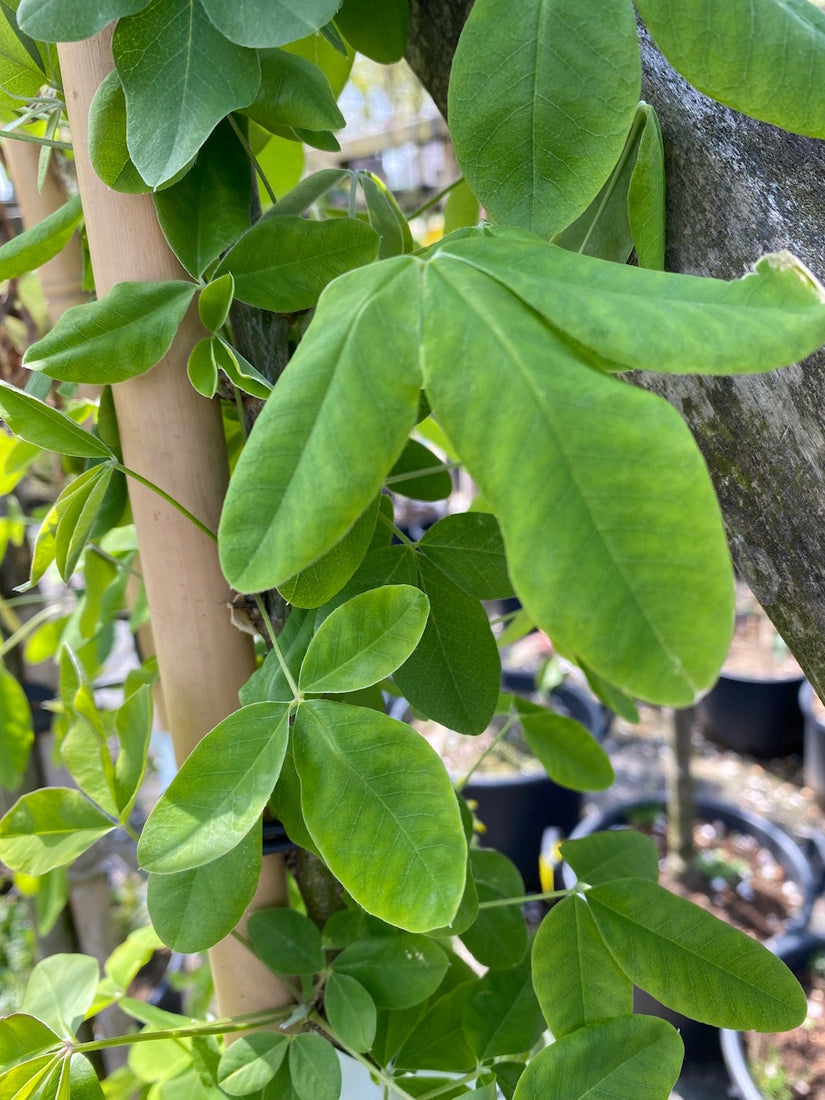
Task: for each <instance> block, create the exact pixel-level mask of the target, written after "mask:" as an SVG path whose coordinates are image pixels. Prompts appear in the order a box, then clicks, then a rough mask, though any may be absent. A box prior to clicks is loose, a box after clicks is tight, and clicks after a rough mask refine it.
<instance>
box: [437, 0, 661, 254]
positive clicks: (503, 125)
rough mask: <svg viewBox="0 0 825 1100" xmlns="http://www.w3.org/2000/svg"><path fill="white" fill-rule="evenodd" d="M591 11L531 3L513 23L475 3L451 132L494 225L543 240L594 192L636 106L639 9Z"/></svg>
mask: <svg viewBox="0 0 825 1100" xmlns="http://www.w3.org/2000/svg"><path fill="white" fill-rule="evenodd" d="M591 15H592V13H591V12H590V11H589V10H587V8H586V7H583V6H582V5H581V4H580V3H578V2H577V0H529V2H526V3H523V4H522V5H521V7H520V9H519V17H518V18H517V19H514V18H513V13H512V11H511V10H510V8H509V7H508V5H506V4H501V3H499V2H498V0H476V3H475V4H474V5H473V9H472V11H471V13H470V16H469V18H468V19H467V22H466V24H465V25H464V30H463V32H462V34H461V38H460V39H459V43H458V48H457V50H456V54H455V59H454V61H453V67H452V75H451V78H450V92H449V117H450V131H451V134H452V138H453V143H454V145H455V151H456V157H457V158H458V163H459V165H460V167H461V170H462V172H463V174H464V176H465V177H466V179H467V182H468V184H469V185H470V187H471V188H472V190H473V192H474V193H475V195H476V196H477V197H478V199H479V200H480V202H481V204H482V206H484V207H485V208H486V210H487V211H488V213H489V214H490V215H491V216H492V217H493V218H495V219H496V220H497V221H500V222H506V223H508V224H511V225H518V226H522V227H524V228H526V229H531V230H534V231H535V232H536V233H539V234H540V235H541V236H551V235H552V234H554V233H557V232H558V231H559V230H561V229H564V227H565V226H566V225H568V224H569V223H570V222H571V221H572V220H573V219H574V218H576V217H577V216H578V215H579V214H581V212H582V211H583V210H584V209H585V208H586V207H587V205H588V203H589V202H590V201H591V199H593V198H594V197H595V195H596V193H597V192H598V191H599V189H600V187H601V186H602V184H603V183H604V181H605V179H606V178H607V176H608V175H609V173H610V171H611V169H612V168H613V165H614V164H615V163H616V161H617V159H618V157H619V155H620V153H621V151H622V148H623V146H624V143H625V138H626V137H627V133H628V130H629V129H630V125H631V123H632V121H633V115H634V113H635V110H636V104H637V102H638V99H639V88H640V62H639V47H638V43H637V37H636V24H635V20H634V16H633V9H632V7H631V6H630V5H629V4H627V3H626V2H625V0H607V2H606V3H603V4H601V5H600V6H599V17H598V19H593V18H591ZM571 150H575V154H574V155H571Z"/></svg>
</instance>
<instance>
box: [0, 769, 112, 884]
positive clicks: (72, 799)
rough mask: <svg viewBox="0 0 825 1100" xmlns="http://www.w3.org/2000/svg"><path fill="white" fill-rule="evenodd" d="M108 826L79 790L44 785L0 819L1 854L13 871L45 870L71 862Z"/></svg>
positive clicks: (103, 832)
mask: <svg viewBox="0 0 825 1100" xmlns="http://www.w3.org/2000/svg"><path fill="white" fill-rule="evenodd" d="M112 828H113V824H112V822H111V821H110V820H109V818H108V817H106V815H105V814H104V813H102V812H101V811H100V810H99V809H98V808H97V807H96V806H94V805H93V804H92V803H91V802H90V801H89V800H88V798H86V797H85V796H84V795H82V794H81V793H80V791H76V790H72V789H70V788H68V787H44V788H42V789H41V790H37V791H32V792H31V793H30V794H25V795H23V797H22V798H20V799H18V800H17V802H16V803H15V804H14V805H13V806H12V808H11V809H10V810H9V812H8V813H7V814H6V815H5V816H4V817H3V818H2V819H1V820H0V859H2V860H3V862H4V863H7V864H8V865H9V867H11V868H12V869H13V870H15V871H24V872H25V873H26V874H27V875H45V874H46V872H47V871H53V870H54V868H55V867H62V866H64V865H65V864H67V863H71V862H72V860H73V859H76V858H77V857H78V856H79V855H81V854H82V853H83V852H85V851H86V849H87V848H90V847H91V846H92V844H94V842H95V841H96V840H99V839H100V837H102V836H105V835H106V834H107V833H108V832H111V830H112Z"/></svg>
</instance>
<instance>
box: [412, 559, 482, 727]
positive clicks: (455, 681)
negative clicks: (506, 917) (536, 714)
mask: <svg viewBox="0 0 825 1100" xmlns="http://www.w3.org/2000/svg"><path fill="white" fill-rule="evenodd" d="M418 571H419V583H420V584H421V587H422V588H423V589H424V591H425V592H426V594H427V598H428V599H429V601H430V617H429V619H428V620H427V625H426V627H425V629H424V633H423V635H422V637H421V641H420V642H419V643H418V646H417V647H416V649H415V651H414V652H413V654H412V655H411V656H410V657H409V658H408V659H407V660H406V661H405V662H404V664H403V665H401V667H400V668H398V669H397V670H396V672H395V676H394V678H395V682H396V684H397V685H398V688H399V690H400V691H401V692H402V693H403V694H404V695H405V696H406V697H407V699H408V700H409V701H410V703H412V705H413V706H414V707H415V708H416V710H420V711H422V712H423V713H424V714H425V715H426V716H427V717H428V718H432V719H433V720H434V721H436V722H441V723H442V724H443V725H445V726H449V727H450V728H451V729H454V730H457V731H458V732H459V733H470V734H477V733H482V732H483V730H485V729H486V727H487V725H488V724H489V722H490V719H491V718H492V717H493V714H494V713H495V709H496V703H497V702H498V695H499V687H500V684H501V660H500V658H499V653H498V648H497V646H496V641H495V638H494V636H493V632H492V630H491V629H490V621H489V619H488V618H487V613H486V611H485V610H484V608H483V606H482V605H481V604H480V603H479V602H478V600H474V599H473V598H472V597H470V596H467V595H466V594H465V593H464V592H462V591H461V589H460V588H458V587H457V586H456V585H454V584H453V582H452V581H451V580H450V579H449V578H448V577H447V576H445V575H444V573H442V572H441V570H440V569H438V568H437V567H436V566H435V565H433V564H432V563H431V562H430V561H429V559H427V558H425V557H423V556H421V557H419V559H418Z"/></svg>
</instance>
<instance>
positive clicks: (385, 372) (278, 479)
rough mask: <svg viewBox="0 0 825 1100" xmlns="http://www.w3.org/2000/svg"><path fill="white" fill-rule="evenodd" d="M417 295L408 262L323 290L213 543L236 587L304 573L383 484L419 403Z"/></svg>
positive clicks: (257, 587) (251, 444) (243, 461)
mask: <svg viewBox="0 0 825 1100" xmlns="http://www.w3.org/2000/svg"><path fill="white" fill-rule="evenodd" d="M275 220H276V221H278V220H279V219H275ZM236 281H237V277H236ZM382 291H383V293H381V292H382ZM417 296H418V272H417V270H416V261H415V260H413V259H411V258H407V257H398V258H397V259H395V260H388V261H385V262H384V263H381V264H376V265H375V266H374V267H370V268H367V269H364V270H362V271H358V272H353V273H352V274H351V275H347V276H344V277H343V278H341V279H339V280H337V281H336V282H335V283H334V284H333V285H332V286H331V287H330V288H329V290H328V291H326V292H325V293H324V294H323V295H322V297H321V300H320V302H319V303H318V310H317V312H316V315H315V320H314V322H313V325H312V326H311V328H310V329H309V332H308V333H307V335H306V336H305V337H304V339H303V340H302V341H301V344H300V346H299V348H298V351H297V352H296V353H295V355H294V356H293V358H292V360H291V361H290V363H289V366H288V367H287V368H286V370H285V371H284V373H283V374H282V375H281V377H280V379H279V381H278V385H277V387H276V388H275V390H274V391H273V393H272V396H271V397H270V398H269V400H268V401H267V403H266V405H265V407H264V410H263V412H262V413H261V415H260V417H259V418H258V420H257V422H256V424H255V427H254V428H253V430H252V432H251V433H250V436H249V440H248V441H247V444H246V447H245V448H244V450H243V453H242V454H241V457H240V459H239V461H238V465H237V467H236V468H235V473H234V476H233V478H232V481H231V483H230V487H229V490H228V492H227V496H226V502H225V504H224V509H223V514H222V516H221V524H220V530H219V533H218V541H219V546H220V554H221V565H222V566H223V570H224V572H225V574H226V576H227V578H228V580H229V582H230V584H232V585H233V586H234V587H235V588H237V589H239V590H240V591H244V592H256V591H261V590H263V589H266V588H271V587H273V586H277V585H279V584H280V583H281V582H283V581H285V580H286V579H287V578H289V577H291V576H292V575H293V574H295V573H297V572H299V571H300V570H302V569H305V568H306V566H307V565H309V564H311V563H312V562H313V561H314V560H315V559H316V558H319V557H320V556H321V555H322V554H324V553H326V552H327V551H328V550H330V549H331V548H332V547H333V546H334V545H335V544H336V543H337V542H338V541H340V539H341V538H342V537H343V536H344V535H345V534H346V532H347V531H348V530H349V528H350V527H351V526H352V525H353V523H355V521H356V520H357V519H358V517H359V516H360V515H361V514H362V513H363V511H364V510H365V509H366V507H367V506H368V504H369V503H370V501H372V500H373V499H374V498H375V496H376V495H377V493H378V492H379V491H380V489H381V485H382V483H383V480H384V478H385V477H386V475H387V473H388V472H389V470H390V469H391V468H392V465H393V463H394V462H395V460H396V459H397V458H398V456H399V454H400V453H401V451H402V450H403V448H404V444H405V443H406V441H407V438H408V436H409V434H410V432H411V431H412V428H413V426H414V424H415V417H416V412H417V410H418V395H419V391H420V388H421V380H420V374H419V368H418V309H417ZM356 410H357V415H355V413H356ZM262 477H263V478H264V480H265V483H266V489H265V492H264V493H263V494H262V492H261V486H262ZM310 500H311V501H312V503H313V506H312V508H311V509H308V508H307V502H308V501H310Z"/></svg>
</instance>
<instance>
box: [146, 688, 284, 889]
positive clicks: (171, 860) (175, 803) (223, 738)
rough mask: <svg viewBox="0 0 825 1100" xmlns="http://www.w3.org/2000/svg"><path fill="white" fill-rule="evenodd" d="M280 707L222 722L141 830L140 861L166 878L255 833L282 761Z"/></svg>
mask: <svg viewBox="0 0 825 1100" xmlns="http://www.w3.org/2000/svg"><path fill="white" fill-rule="evenodd" d="M288 734H289V725H288V708H287V705H286V704H283V703H253V704H251V705H250V706H246V707H242V708H241V710H237V711H235V712H234V713H232V714H230V715H229V716H228V717H227V718H224V720H223V721H222V722H219V723H218V725H217V726H215V728H214V729H213V730H211V731H210V732H209V733H208V734H206V736H205V737H203V738H202V739H201V740H200V741H199V742H198V744H197V745H196V746H195V748H194V749H193V750H192V752H191V753H190V754H189V756H188V757H187V758H186V760H185V761H184V763H183V765H182V766H181V769H180V771H179V772H178V773H177V775H176V776H175V778H174V779H173V780H172V782H171V783H170V785H169V787H168V788H167V790H166V791H165V793H164V794H163V795H162V797H161V798H160V801H159V802H158V803H157V805H156V806H155V808H154V809H153V810H152V813H151V814H150V815H149V819H148V820H147V822H146V824H145V825H144V827H143V832H142V834H141V837H140V843H139V844H138V859H139V860H140V863H141V865H142V866H143V867H144V868H145V869H146V870H147V871H154V872H156V873H158V874H170V873H171V872H174V871H188V870H191V869H192V868H194V867H200V866H202V865H203V864H205V863H211V862H213V861H214V860H216V859H217V858H218V857H219V856H222V855H225V854H226V853H227V852H230V851H231V850H232V849H233V848H235V847H236V846H237V844H238V843H239V841H240V840H241V839H242V838H243V837H244V836H245V835H246V834H247V833H248V832H249V831H250V829H252V828H253V826H254V825H255V823H256V822H257V820H258V818H259V817H260V815H261V813H262V812H263V809H264V806H265V805H266V803H267V800H268V799H269V795H270V793H271V791H272V788H273V786H274V785H275V782H276V781H277V779H278V774H279V773H280V770H281V764H282V763H283V759H284V753H285V752H286V743H287V738H288Z"/></svg>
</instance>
